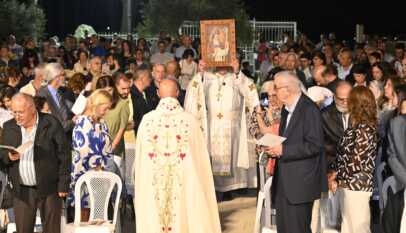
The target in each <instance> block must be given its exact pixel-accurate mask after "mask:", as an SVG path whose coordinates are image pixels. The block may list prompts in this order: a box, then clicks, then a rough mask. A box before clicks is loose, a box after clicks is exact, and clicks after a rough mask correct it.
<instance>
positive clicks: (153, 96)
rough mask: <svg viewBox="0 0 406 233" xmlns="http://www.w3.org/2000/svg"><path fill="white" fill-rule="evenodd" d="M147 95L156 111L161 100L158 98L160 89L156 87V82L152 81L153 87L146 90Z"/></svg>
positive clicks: (150, 86)
mask: <svg viewBox="0 0 406 233" xmlns="http://www.w3.org/2000/svg"><path fill="white" fill-rule="evenodd" d="M145 95H146V96H147V99H148V101H149V104H150V106H151V107H152V109H155V108H156V106H158V104H159V100H160V98H159V96H158V87H157V86H156V85H155V82H154V81H152V82H151V85H149V87H148V88H147V89H146V90H145Z"/></svg>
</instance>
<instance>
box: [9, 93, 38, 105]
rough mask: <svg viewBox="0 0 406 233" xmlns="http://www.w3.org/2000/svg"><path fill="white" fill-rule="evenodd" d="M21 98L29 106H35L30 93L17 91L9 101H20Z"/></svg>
mask: <svg viewBox="0 0 406 233" xmlns="http://www.w3.org/2000/svg"><path fill="white" fill-rule="evenodd" d="M21 100H23V101H25V103H26V104H28V106H29V107H34V108H35V102H34V98H33V97H32V96H31V95H28V94H26V93H23V92H18V93H17V94H15V95H14V96H13V98H11V102H15V101H21Z"/></svg>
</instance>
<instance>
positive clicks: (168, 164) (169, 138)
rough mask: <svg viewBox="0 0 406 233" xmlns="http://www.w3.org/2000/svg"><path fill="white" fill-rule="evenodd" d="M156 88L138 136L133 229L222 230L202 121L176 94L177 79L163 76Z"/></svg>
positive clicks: (152, 232)
mask: <svg viewBox="0 0 406 233" xmlns="http://www.w3.org/2000/svg"><path fill="white" fill-rule="evenodd" d="M158 94H159V96H160V98H161V100H160V102H159V104H158V107H157V108H156V110H154V111H152V112H150V113H148V114H146V115H145V116H144V117H143V119H142V122H141V125H140V127H139V130H138V135H137V141H136V152H135V153H136V154H137V156H136V159H135V162H134V170H135V178H134V186H135V187H136V189H135V192H136V193H137V195H135V206H136V208H135V210H136V216H137V229H136V230H137V232H142V233H156V232H177V233H191V232H201V233H220V232H221V227H220V220H219V215H218V208H217V201H216V196H215V191H214V181H213V175H212V171H211V165H210V158H209V154H208V151H207V147H206V143H205V140H204V138H203V134H202V131H201V129H200V125H199V123H198V122H197V120H196V119H195V117H194V116H193V115H192V114H190V113H187V112H185V111H184V110H183V109H182V107H181V105H180V104H179V102H178V100H177V99H176V98H177V96H178V95H179V88H178V84H177V82H176V81H175V80H171V79H164V80H162V81H161V83H160V85H159V91H158ZM146 210H147V211H146ZM162 216H167V217H162ZM192 229H194V230H192Z"/></svg>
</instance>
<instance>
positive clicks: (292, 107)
mask: <svg viewBox="0 0 406 233" xmlns="http://www.w3.org/2000/svg"><path fill="white" fill-rule="evenodd" d="M301 96H302V94H300V95H299V96H298V97H296V99H295V101H294V102H293V104H292V105H291V106H287V105H285V109H286V111H288V112H289V114H292V113H293V112H294V111H295V109H296V105H297V103H298V102H299V99H300V97H301Z"/></svg>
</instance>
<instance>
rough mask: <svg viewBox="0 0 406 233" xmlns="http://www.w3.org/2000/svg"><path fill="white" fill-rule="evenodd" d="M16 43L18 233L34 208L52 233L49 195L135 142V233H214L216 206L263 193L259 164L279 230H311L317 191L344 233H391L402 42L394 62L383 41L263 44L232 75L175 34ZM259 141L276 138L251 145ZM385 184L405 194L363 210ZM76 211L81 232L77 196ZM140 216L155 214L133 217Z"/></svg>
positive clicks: (67, 190)
mask: <svg viewBox="0 0 406 233" xmlns="http://www.w3.org/2000/svg"><path fill="white" fill-rule="evenodd" d="M17 41H18V40H17V38H15V37H14V36H13V35H10V36H9V37H8V38H7V39H6V41H4V42H3V43H1V44H0V127H1V143H0V144H1V145H8V146H13V147H18V146H20V145H21V144H24V143H27V142H30V141H32V145H31V146H30V147H29V149H27V150H26V151H24V153H23V154H19V153H16V152H15V151H10V150H5V149H0V157H1V162H0V164H1V167H2V168H4V170H5V171H7V174H8V176H9V177H10V180H11V184H12V187H13V191H14V192H13V193H14V201H13V210H14V211H10V210H8V211H7V213H8V215H9V218H10V219H11V221H15V223H16V225H17V230H18V232H21V233H28V232H32V229H33V227H34V221H33V219H35V215H36V210H37V209H39V210H40V212H41V216H42V218H43V225H44V232H48V233H50V232H52V233H55V232H59V231H60V215H61V206H62V201H61V200H62V199H61V198H66V200H67V205H68V206H69V207H71V208H74V199H75V198H78V197H75V196H74V188H75V184H76V182H77V180H78V179H79V178H80V177H81V176H82V175H83V174H85V173H86V172H87V171H90V170H107V171H111V172H115V173H119V172H118V170H119V168H117V165H116V164H115V162H114V161H117V160H119V159H125V157H126V156H125V153H126V145H127V144H132V143H136V148H135V149H136V163H135V166H134V168H135V169H134V170H135V179H134V181H135V193H136V194H135V206H136V207H135V209H136V212H137V218H138V219H140V220H142V221H137V229H138V230H139V231H140V232H144V233H148V232H150V233H156V232H157V231H159V232H182V233H187V232H192V230H191V229H193V228H199V226H196V225H198V224H199V223H198V222H194V221H192V220H190V219H192V217H191V218H190V219H189V220H185V219H186V218H187V217H188V215H190V216H193V217H194V218H197V219H199V217H200V220H201V221H202V222H201V223H200V224H202V225H203V226H204V227H202V228H201V229H202V230H200V231H198V230H196V231H193V232H213V233H218V232H220V231H221V228H220V225H219V219H218V216H217V215H218V210H217V206H216V204H215V200H216V199H217V201H224V200H229V199H231V198H233V197H235V195H236V194H237V195H238V193H240V192H241V190H245V189H249V188H260V187H259V183H260V182H258V179H259V178H258V177H259V176H258V170H259V169H258V166H264V167H266V176H267V177H270V176H272V177H273V180H274V182H273V187H272V193H273V195H272V196H273V197H274V198H273V199H274V200H273V202H274V204H275V205H274V206H275V208H276V216H277V217H276V219H277V220H276V225H277V229H278V232H280V233H284V232H288V233H292V232H306V233H308V232H309V233H310V232H313V233H316V232H320V230H321V229H319V228H320V224H319V219H318V218H319V212H320V199H321V198H326V193H328V192H330V193H334V196H335V197H336V198H337V199H338V200H339V203H340V211H341V220H338V221H339V224H338V225H340V226H336V227H340V229H341V232H343V233H360V232H365V233H368V232H371V225H373V223H375V224H380V226H382V231H383V232H385V233H389V232H391V233H392V232H399V229H400V221H401V214H402V209H403V207H402V206H403V192H404V188H405V187H406V181H405V174H406V159H405V156H406V148H405V143H404V142H405V141H406V139H405V136H406V134H405V132H406V117H405V115H406V82H405V81H406V56H405V55H406V53H405V52H406V51H405V45H404V44H400V43H399V44H396V46H395V48H394V53H393V54H392V53H391V52H389V51H387V49H386V41H384V40H383V39H380V38H376V39H371V40H369V41H366V42H365V43H359V44H356V45H355V46H352V47H350V46H348V45H346V44H344V43H341V42H339V41H337V40H335V39H334V38H332V39H328V38H323V40H322V41H321V42H320V43H318V44H313V43H311V42H310V41H309V40H307V39H306V37H304V36H301V37H300V38H299V39H298V40H297V41H294V40H292V39H289V38H288V39H287V40H286V41H285V43H284V44H282V45H280V46H271V45H269V44H267V43H266V41H263V40H261V42H260V44H259V45H258V51H257V52H258V55H259V56H258V60H257V64H256V65H257V66H258V68H259V69H258V70H259V73H258V74H253V73H251V72H250V70H249V69H248V68H247V67H245V66H244V65H246V63H245V64H244V65H242V69H241V66H240V64H241V63H244V62H241V61H239V60H238V59H237V58H236V59H235V60H233V61H232V62H231V65H230V67H215V68H213V67H207V66H206V64H205V62H204V61H202V60H200V47H199V43H198V42H197V43H196V41H192V39H191V37H189V36H187V35H183V36H180V37H179V38H176V39H173V38H171V37H170V36H168V35H167V34H166V33H164V32H162V33H160V35H159V40H158V41H157V42H153V43H149V42H147V41H146V40H145V39H143V38H140V39H138V40H133V39H132V38H129V39H128V40H125V39H121V38H113V39H106V38H99V37H98V36H97V35H92V36H89V37H88V38H85V39H80V40H78V39H77V38H75V37H73V36H67V37H66V38H65V39H64V41H63V43H60V42H59V41H56V40H54V39H44V40H42V41H41V44H39V45H37V44H36V41H35V40H33V39H32V38H27V39H24V40H23V41H21V42H22V45H19V44H18V43H17ZM183 110H184V111H185V112H187V113H188V114H189V115H188V114H184V112H183ZM191 116H194V117H191ZM169 129H170V130H169ZM196 131H197V132H196ZM268 133H270V134H274V135H280V136H283V137H285V138H286V141H284V142H283V144H280V145H277V146H275V147H264V146H259V145H256V143H255V141H256V140H255V139H260V138H261V137H262V136H264V135H265V134H268ZM263 153H265V154H266V155H267V156H261V159H260V160H259V156H258V155H259V154H263ZM144 155H145V156H144ZM174 155H176V156H174ZM190 157H192V160H193V161H189V160H188V159H189V158H190ZM206 157H207V158H206ZM209 157H210V158H209ZM151 162H152V163H151ZM385 165H386V166H385ZM379 166H385V168H384V173H383V174H378V173H377V172H376V171H377V168H378V167H379ZM147 168H148V169H147ZM180 171H181V172H180ZM392 175H393V176H394V177H395V178H396V181H397V182H398V183H399V185H400V186H401V187H402V189H401V191H400V192H397V193H392V194H391V195H389V197H390V198H388V200H387V202H388V203H386V204H385V205H384V207H382V209H381V210H379V209H378V210H376V209H374V208H373V205H370V203H371V200H372V202H373V201H374V200H379V199H380V198H381V195H382V193H381V191H382V189H381V188H382V184H380V183H379V182H378V180H381V179H379V177H383V178H382V179H383V180H384V179H386V178H387V177H389V176H392ZM164 178H165V179H164ZM137 189H138V191H137ZM141 190H142V191H141ZM214 190H215V192H216V196H214ZM137 192H139V195H138V196H137ZM202 193H203V194H202ZM191 196H192V197H191ZM80 198H81V203H82V204H81V214H82V215H81V220H82V221H87V220H88V219H89V214H90V209H89V208H90V206H89V195H88V193H87V192H86V190H84V191H83V195H82V197H80ZM213 202H214V204H213ZM154 203H155V204H154ZM150 205H152V206H155V207H156V210H151V211H145V209H148V208H150V207H151V206H150ZM137 206H138V207H140V208H139V209H137ZM207 206H209V207H210V210H205V209H206V207H207ZM371 206H372V207H371ZM388 207H390V208H388ZM152 209H153V208H152ZM146 212H149V213H148V214H147V213H146ZM376 212H378V215H382V216H383V217H382V218H379V217H378V220H376V219H375V218H374V213H376ZM381 213H383V214H381ZM14 215H15V219H13V216H14ZM213 215H215V216H216V217H214V216H213ZM154 218H158V219H157V220H156V219H155V220H156V221H155V220H154ZM203 220H204V221H203ZM188 224H190V225H189V226H188V227H185V226H186V225H188ZM192 227H193V228H192ZM189 228H190V229H189ZM188 229H189V230H188Z"/></svg>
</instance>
